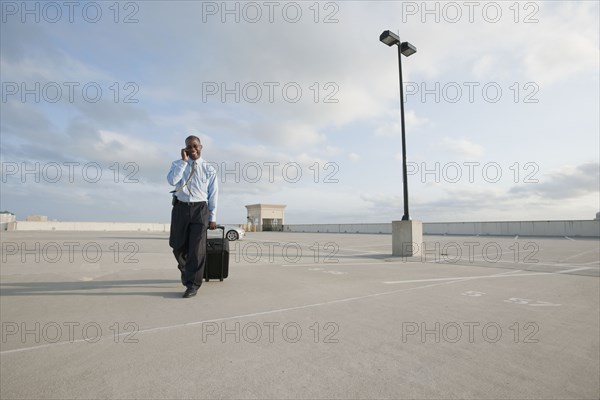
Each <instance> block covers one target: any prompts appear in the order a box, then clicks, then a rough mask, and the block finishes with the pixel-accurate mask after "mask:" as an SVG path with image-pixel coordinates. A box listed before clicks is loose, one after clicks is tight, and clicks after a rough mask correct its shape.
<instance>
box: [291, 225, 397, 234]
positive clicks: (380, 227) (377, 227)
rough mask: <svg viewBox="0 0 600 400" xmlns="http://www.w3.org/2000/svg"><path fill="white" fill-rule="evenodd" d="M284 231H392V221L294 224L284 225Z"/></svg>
mask: <svg viewBox="0 0 600 400" xmlns="http://www.w3.org/2000/svg"><path fill="white" fill-rule="evenodd" d="M283 231H284V232H312V233H389V234H391V233H392V224H391V223H375V224H294V225H284V226H283Z"/></svg>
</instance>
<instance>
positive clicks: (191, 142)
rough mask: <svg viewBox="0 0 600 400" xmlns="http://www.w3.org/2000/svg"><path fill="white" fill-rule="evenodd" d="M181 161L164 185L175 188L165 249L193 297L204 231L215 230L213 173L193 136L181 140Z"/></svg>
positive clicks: (201, 263)
mask: <svg viewBox="0 0 600 400" xmlns="http://www.w3.org/2000/svg"><path fill="white" fill-rule="evenodd" d="M185 146H186V147H185V148H184V149H181V159H180V160H175V161H173V163H172V164H171V170H170V171H169V174H168V175H167V181H168V182H169V184H170V185H173V186H175V187H176V188H175V191H174V193H175V194H174V197H175V198H174V199H173V202H174V204H173V210H172V211H171V234H170V236H169V245H170V246H171V248H173V254H174V255H175V259H176V260H177V263H178V264H179V265H178V268H179V270H180V271H181V283H182V284H183V285H184V286H185V287H186V288H187V289H186V291H185V293H184V294H183V297H184V298H189V297H193V296H195V295H196V293H197V292H198V289H199V288H200V286H201V285H202V279H203V277H204V268H205V265H206V234H207V231H206V229H207V228H208V229H216V228H217V199H218V183H217V182H218V180H217V172H216V170H215V168H214V167H213V166H212V165H209V164H208V163H207V162H206V161H204V159H203V158H202V157H201V156H200V155H201V152H202V144H200V139H199V138H198V137H196V136H188V138H187V139H185Z"/></svg>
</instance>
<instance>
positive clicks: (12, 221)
mask: <svg viewBox="0 0 600 400" xmlns="http://www.w3.org/2000/svg"><path fill="white" fill-rule="evenodd" d="M16 221H17V216H16V215H15V214H13V213H11V212H10V211H0V231H14V230H15V227H16V225H17V222H16Z"/></svg>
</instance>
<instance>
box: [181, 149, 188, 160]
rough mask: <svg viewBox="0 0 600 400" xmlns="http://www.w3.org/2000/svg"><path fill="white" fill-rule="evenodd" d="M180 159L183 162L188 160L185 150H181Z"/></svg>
mask: <svg viewBox="0 0 600 400" xmlns="http://www.w3.org/2000/svg"><path fill="white" fill-rule="evenodd" d="M181 159H182V160H183V161H187V160H188V153H187V150H186V149H181Z"/></svg>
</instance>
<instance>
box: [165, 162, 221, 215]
mask: <svg viewBox="0 0 600 400" xmlns="http://www.w3.org/2000/svg"><path fill="white" fill-rule="evenodd" d="M193 163H194V160H192V159H191V158H188V160H187V162H186V161H183V160H175V161H173V163H172V164H171V170H170V171H169V174H168V175H167V181H168V182H169V184H170V185H172V186H175V187H176V188H177V192H176V193H175V196H177V199H179V201H183V202H196V201H206V203H207V205H208V213H209V214H208V220H209V222H216V221H217V199H218V197H219V194H218V193H219V184H218V179H217V170H216V169H215V167H214V166H212V165H210V164H208V163H207V162H206V161H204V159H203V158H202V157H200V158H198V159H197V160H196V172H194V175H193V176H192V179H190V181H189V182H188V183H187V185H185V186H184V187H183V188H182V189H181V190H179V189H180V188H181V187H182V186H183V185H184V184H185V182H186V181H187V180H188V178H189V176H190V174H191V173H192V165H193Z"/></svg>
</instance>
